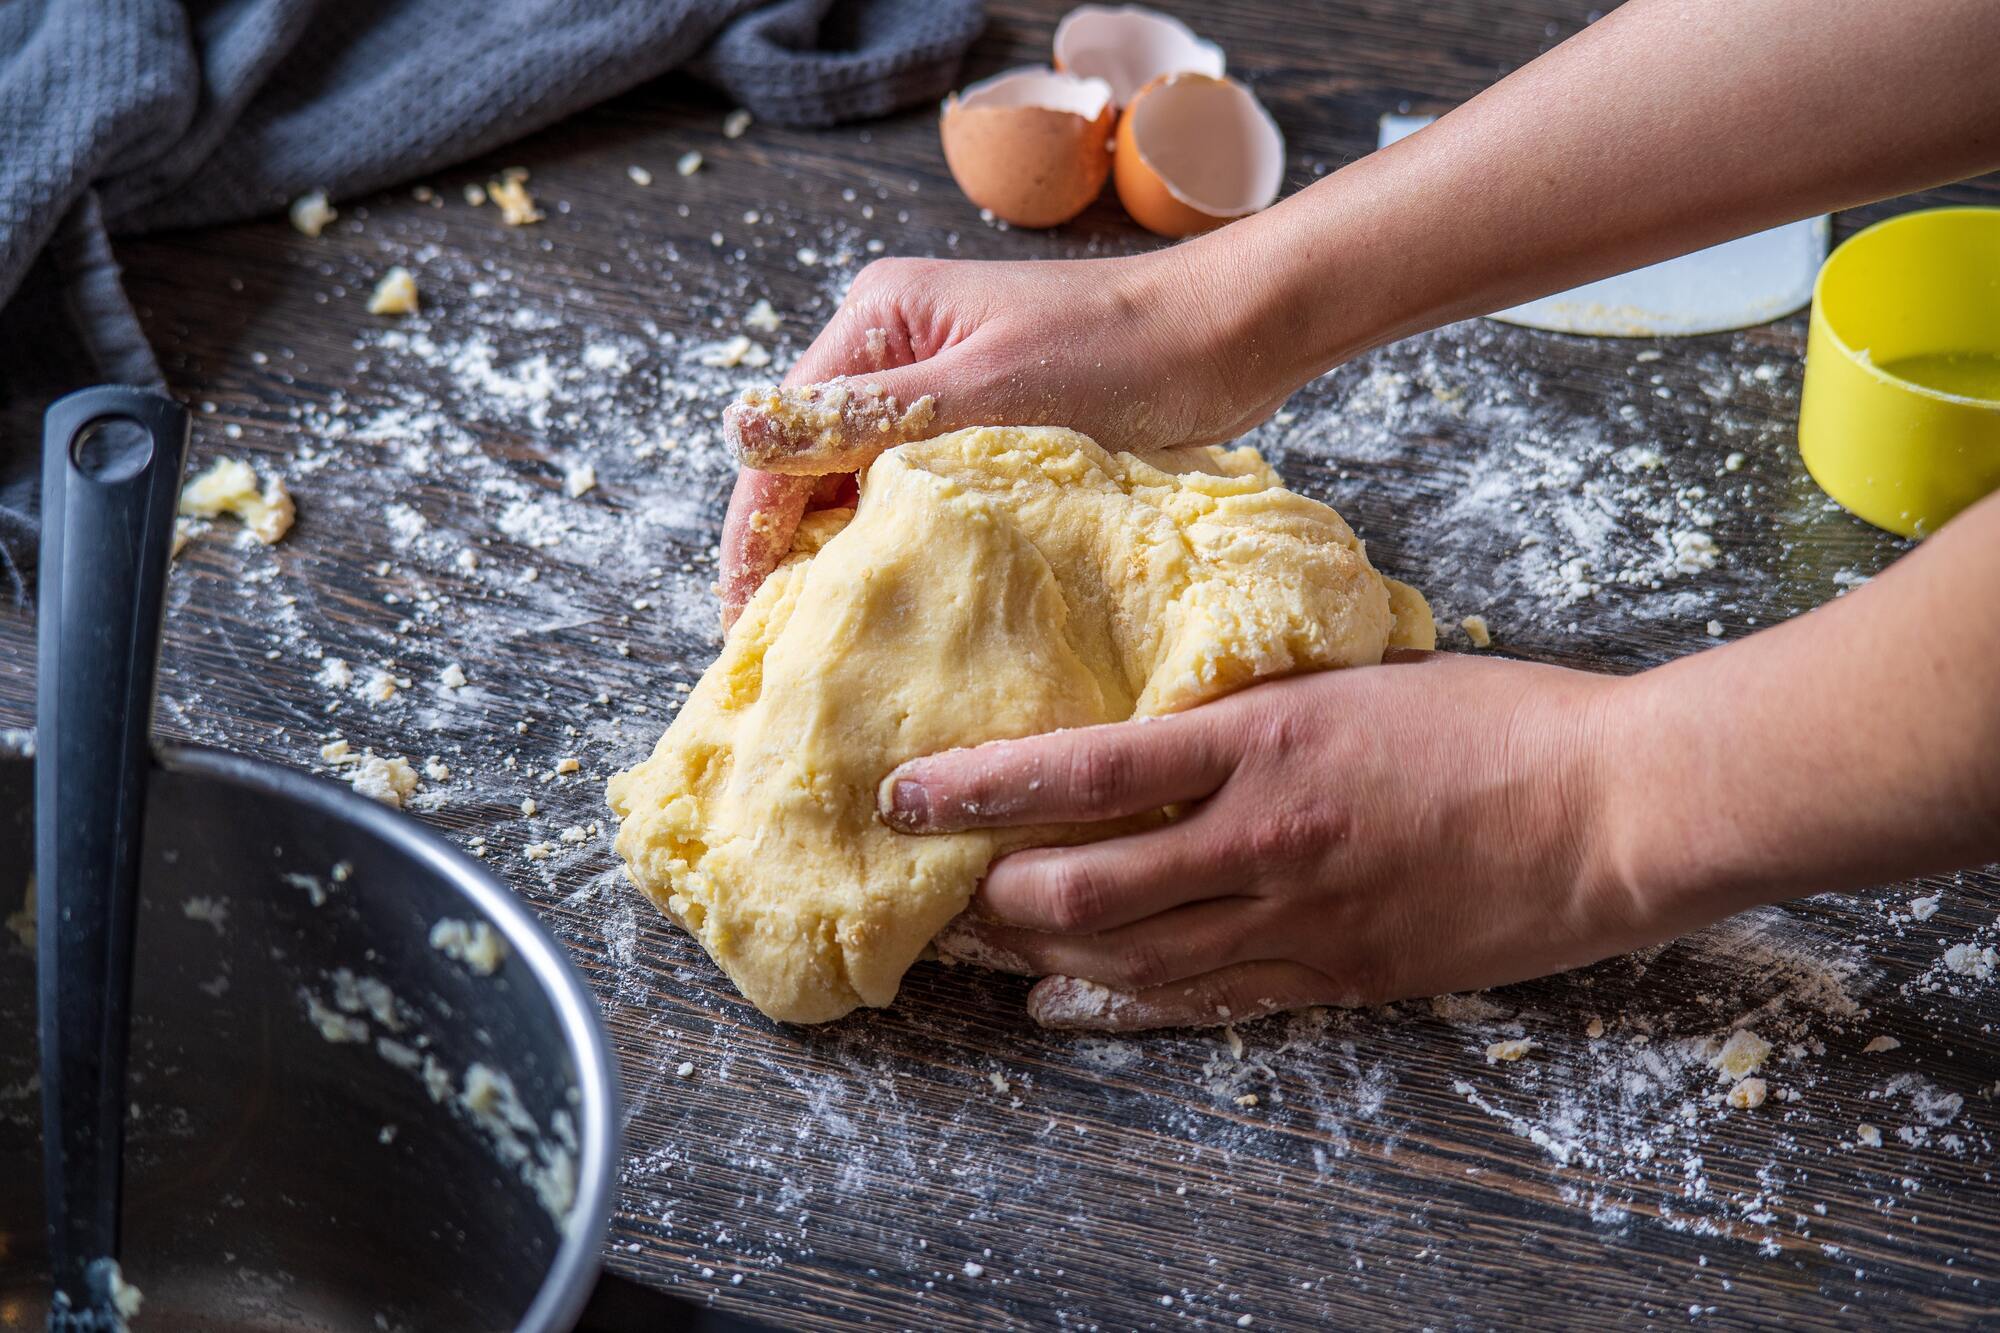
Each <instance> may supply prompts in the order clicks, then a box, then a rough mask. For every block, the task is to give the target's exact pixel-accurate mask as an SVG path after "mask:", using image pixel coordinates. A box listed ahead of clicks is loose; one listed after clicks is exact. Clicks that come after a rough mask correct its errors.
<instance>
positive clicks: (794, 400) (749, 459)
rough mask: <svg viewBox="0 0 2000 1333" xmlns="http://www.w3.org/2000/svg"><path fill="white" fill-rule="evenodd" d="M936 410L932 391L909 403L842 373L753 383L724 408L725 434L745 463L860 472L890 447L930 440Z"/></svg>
mask: <svg viewBox="0 0 2000 1333" xmlns="http://www.w3.org/2000/svg"><path fill="white" fill-rule="evenodd" d="M936 417H937V400H936V399H934V398H932V397H931V396H930V395H929V394H925V395H924V396H923V397H921V398H919V399H917V401H916V402H914V403H911V404H910V405H909V406H908V407H904V406H903V404H902V403H901V402H899V401H897V399H896V396H895V395H894V394H890V393H885V392H884V391H883V389H882V386H881V385H879V384H869V383H866V382H863V381H858V380H849V379H835V380H828V381H827V382H826V383H824V384H807V385H802V386H799V387H797V388H765V389H745V390H744V391H743V396H742V397H741V398H739V399H737V400H736V401H735V402H733V403H731V404H730V405H729V406H728V407H726V408H724V409H723V410H722V434H723V438H724V439H726V440H727V441H728V442H729V447H730V448H731V449H733V450H734V451H735V452H736V459H737V461H738V462H740V463H741V464H743V466H744V467H748V468H755V469H757V470H758V471H759V472H782V473H787V474H790V475H794V476H813V477H816V476H822V475H824V474H826V473H829V472H853V471H855V470H856V469H858V468H863V467H866V466H868V464H869V463H871V462H873V461H874V459H875V457H876V456H877V455H878V454H880V453H881V452H882V451H883V450H885V449H892V448H894V447H895V446H897V445H899V444H907V443H909V442H910V441H912V440H921V439H924V438H925V437H927V436H929V435H930V433H931V423H932V422H933V421H934V420H935V419H936Z"/></svg>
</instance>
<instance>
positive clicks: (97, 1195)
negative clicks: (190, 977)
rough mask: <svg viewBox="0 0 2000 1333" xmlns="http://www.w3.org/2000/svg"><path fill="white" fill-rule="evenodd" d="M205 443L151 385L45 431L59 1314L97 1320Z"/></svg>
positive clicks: (89, 402) (45, 975)
mask: <svg viewBox="0 0 2000 1333" xmlns="http://www.w3.org/2000/svg"><path fill="white" fill-rule="evenodd" d="M187 445H188V415H187V412H186V410H185V409H183V408H182V407H181V406H180V404H178V403H176V402H174V401H173V400H172V399H170V398H167V397H165V396H164V395H161V394H158V393H152V392H149V391H147V390H143V389H131V388H122V387H106V388H98V389H85V390H83V391H82V392H81V393H74V394H71V395H70V396H68V397H67V398H64V399H62V400H60V401H59V402H57V403H55V404H54V405H53V406H52V407H50V408H49V411H48V415H47V417H46V419H45V430H44V436H43V464H42V561H41V584H40V595H39V597H38V599H37V600H38V602H39V612H38V614H39V616H40V622H41V623H40V635H41V639H40V645H39V646H40V659H39V665H38V668H37V671H38V674H37V678H36V679H37V699H36V737H35V867H36V875H37V884H38V887H37V899H36V908H37V915H38V917H39V918H40V919H39V922H38V925H39V932H40V940H39V958H38V965H39V981H38V993H39V999H40V1028H41V1043H42V1127H43V1141H44V1161H45V1165H46V1171H47V1184H48V1215H49V1250H50V1256H51V1258H52V1259H53V1261H54V1264H55V1278H56V1292H57V1300H56V1305H57V1307H58V1308H60V1307H61V1306H63V1305H64V1304H66V1303H67V1304H70V1305H71V1306H72V1307H73V1308H79V1309H83V1308H87V1307H89V1306H90V1305H91V1304H92V1303H93V1302H92V1293H91V1291H90V1290H89V1285H90V1284H89V1283H88V1282H87V1281H86V1276H85V1270H86V1269H87V1268H88V1266H89V1265H90V1263H91V1261H92V1260H94V1259H98V1258H101V1257H105V1256H112V1255H116V1254H117V1252H118V1211H119V1191H120V1183H121V1171H120V1167H121V1157H122V1155H123V1151H124V1144H125V1133H124V1131H125V1104H126V1103H125V1051H126V1041H127V1038H128V1022H127V1017H128V1011H129V1005H130V1001H131V993H132V929H133V910H134V908H135V906H136V903H137V895H138V875H139V855H140V848H141V837H142V833H143V829H142V823H143V820H144V816H145V809H146V781H147V774H148V770H149V768H150V765H151V757H150V750H149V746H148V740H149V737H150V734H151V731H152V722H153V680H154V674H155V672H156V671H157V669H158V666H159V657H160V619H161V612H162V609H163V606H164V602H165V594H166V580H167V562H168V560H169V559H170V557H171V554H172V548H173V528H174V505H175V500H176V497H177V496H178V493H179V491H180V481H181V465H182V463H183V461H184V460H185V458H186V456H187ZM100 1285H101V1284H100ZM64 1297H67V1302H65V1300H64V1299H63V1298H64Z"/></svg>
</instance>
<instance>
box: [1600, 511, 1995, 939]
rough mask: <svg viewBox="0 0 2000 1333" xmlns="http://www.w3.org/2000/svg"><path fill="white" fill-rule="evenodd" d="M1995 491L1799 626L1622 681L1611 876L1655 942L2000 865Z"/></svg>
mask: <svg viewBox="0 0 2000 1333" xmlns="http://www.w3.org/2000/svg"><path fill="white" fill-rule="evenodd" d="M1996 589H2000V495H1995V496H1992V497H1989V498H1988V499H1987V500H1986V501H1985V502H1984V503H1982V504H1980V505H1977V506H1975V507H1974V508H1972V509H1970V510H1968V511H1966V512H1965V513H1964V514H1962V515H1961V516H1960V517H1959V518H1958V519H1957V520H1955V521H1954V522H1952V523H1950V524H1947V525H1946V526H1945V527H1944V529H1943V530H1941V531H1940V532H1939V533H1938V534H1937V536H1935V537H1933V538H1931V539H1930V540H1929V541H1927V542H1925V544H1924V545H1923V547H1922V548H1920V549H1919V550H1918V551H1916V552H1915V553H1913V554H1912V555H1910V556H1909V557H1907V558H1905V559H1904V560H1902V561H1901V562H1899V563H1898V564H1896V565H1895V566H1893V567H1891V568H1890V569H1889V570H1888V571H1887V572H1885V573H1884V574H1883V575H1882V576H1881V577H1879V578H1877V579H1876V580H1874V581H1873V582H1871V583H1869V584H1868V585H1866V586H1865V587H1862V588H1860V589H1857V590H1856V591H1854V592H1853V593H1850V594H1849V595H1848V596H1846V597H1844V598H1841V599H1839V600H1837V601H1835V602H1832V603H1829V604H1828V605H1826V606H1823V607H1821V608H1819V609H1818V610H1816V611H1813V612H1811V613H1810V614H1808V615H1805V616H1802V617H1800V618H1799V619H1797V620H1794V621H1791V622H1789V623H1787V624H1784V625H1781V626H1779V627H1777V628H1775V629H1771V630H1768V631H1766V632H1764V633H1762V634H1758V635H1755V636H1753V637H1751V638H1749V639H1745V640H1743V641H1742V642H1740V643H1736V644H1732V645H1730V646H1728V647H1726V648H1721V649H1717V650H1714V651H1711V652H1706V653H1702V654H1699V655H1696V656H1693V657H1688V658H1683V659H1681V660H1679V661H1677V662H1673V663H1671V664H1669V665H1667V666H1664V667H1660V668H1658V669H1656V670H1654V671H1650V672H1647V673H1645V674H1643V675H1641V676H1637V677H1634V678H1632V679H1631V680H1629V681H1627V682H1625V683H1624V684H1623V685H1622V686H1621V687H1620V688H1619V690H1618V691H1617V692H1615V693H1614V694H1613V695H1612V696H1611V697H1610V706H1609V708H1608V709H1607V712H1606V714H1605V718H1604V731H1603V733H1602V735H1603V749H1602V753H1603V755H1604V756H1605V759H1604V765H1603V771H1602V775H1601V791H1602V793H1603V803H1602V806H1601V812H1602V817H1601V825H1600V834H1601V836H1600V838H1599V839H1598V840H1597V846H1598V847H1599V849H1600V853H1601V856H1600V867H1599V869H1600V872H1601V875H1602V878H1603V880H1604V883H1605V884H1606V885H1607V886H1608V887H1609V889H1610V891H1611V892H1612V893H1614V894H1620V895H1623V897H1624V898H1625V900H1626V901H1627V903H1628V904H1629V908H1630V911H1631V913H1632V915H1633V918H1634V924H1635V926H1637V927H1638V928H1639V929H1638V933H1641V934H1645V935H1648V936H1651V937H1653V938H1658V937H1660V936H1662V935H1665V934H1671V933H1677V932H1679V931H1680V930H1683V929H1687V928H1690V927H1692V926H1695V925H1698V924H1701V923H1704V922H1707V921H1710V920H1713V919H1715V918H1717V917H1720V916H1723V915H1726V914H1728V913H1730V912H1734V911H1738V910H1741V909H1743V908H1745V907H1750V906H1753V905H1756V904H1759V903H1765V902H1776V901H1781V900H1783V899H1786V898H1791V897H1795V896H1797V895H1799V894H1803V893H1811V892H1821V891H1829V890H1841V889H1854V888H1861V887H1865V886H1868V885H1872V884H1878V883H1883V882H1886V881H1889V880H1894V879H1902V878H1905V877H1908V876H1910V875H1914V874H1919V873H1924V872H1929V871H1941V870H1950V869H1955V868H1959V867H1963V866H1968V865H1975V864H1979V863H1981V862H1985V861H1991V860H2000V686H1996V679H1997V678H2000V601H1996V598H1995V590H1996Z"/></svg>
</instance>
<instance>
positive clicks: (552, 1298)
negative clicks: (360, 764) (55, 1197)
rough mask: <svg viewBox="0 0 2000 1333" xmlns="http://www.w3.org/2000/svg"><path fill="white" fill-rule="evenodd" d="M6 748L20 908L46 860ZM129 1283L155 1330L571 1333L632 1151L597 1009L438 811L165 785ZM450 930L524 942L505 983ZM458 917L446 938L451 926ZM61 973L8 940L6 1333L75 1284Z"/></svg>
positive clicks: (171, 755)
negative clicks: (54, 1251) (482, 926)
mask: <svg viewBox="0 0 2000 1333" xmlns="http://www.w3.org/2000/svg"><path fill="white" fill-rule="evenodd" d="M33 785H34V784H33V765H32V762H31V761H30V760H28V759H25V758H22V757H19V756H6V757H0V917H5V916H7V915H8V914H10V913H12V912H14V911H15V910H17V909H18V908H20V907H21V905H22V900H23V897H24V891H25V889H26V886H27V881H28V876H29V872H30V870H31V868H32V865H33V845H34V829H33V810H32V804H33ZM140 894H141V903H140V909H139V924H138V936H137V938H138V946H137V951H138V963H137V975H136V978H135V981H134V998H133V1008H132V1044H131V1071H130V1077H129V1081H128V1087H129V1091H130V1097H131V1102H132V1107H131V1112H130V1120H129V1121H128V1126H127V1135H128V1138H127V1150H126V1186H125V1222H124V1240H123V1246H122V1252H123V1267H124V1272H125V1276H126V1278H127V1279H128V1280H130V1281H131V1282H132V1283H134V1284H135V1285H136V1286H138V1287H139V1288H140V1290H141V1291H142V1292H143V1293H144V1305H143V1309H142V1311H141V1314H140V1316H139V1318H138V1320H137V1321H136V1322H137V1326H138V1327H139V1328H141V1329H143V1328H146V1327H155V1328H162V1329H175V1330H179V1329H203V1330H209V1329H215V1330H224V1329H279V1328H282V1329H287V1330H296V1329H328V1330H335V1329H338V1330H350V1329H363V1330H366V1329H387V1330H410V1333H429V1331H430V1330H452V1329H467V1330H471V1329H480V1330H486V1329H517V1330H524V1331H532V1333H541V1331H542V1330H557V1329H566V1328H569V1327H570V1326H571V1325H572V1323H573V1322H574V1321H575V1319H576V1316H577V1313H578V1312H579V1311H580V1310H581V1309H582V1307H583V1304H584V1301H585V1299H586V1298H587V1297H588V1295H589V1293H590V1288H591V1283H592V1280H593V1279H594V1277H595V1276H596V1273H597V1266H598V1254H599V1251H600V1248H601V1246H602V1243H603V1238H604V1233H605V1228H606V1225H607V1222H608V1219H609V1216H610V1211H611V1208H612V1204H613V1200H614V1198H615V1191H614V1180H613V1172H614V1164H615V1163H616V1161H617V1159H618V1153H617V1132H618V1131H617V1118H616V1105H617V1091H616V1083H615V1075H614V1073H613V1066H612V1063H611V1060H610V1056H609V1052H608V1049H607V1046H606V1042H605V1038H604V1033H603V1029H602V1027H601V1025H600V1022H599V1019H598V1014H597V1009H596V1006H595V1004H594V1003H593V1002H592V1000H591V998H590V997H589V995H588V994H587V993H586V992H585V990H584V989H583V987H582V986H581V985H580V984H579V983H578V981H577V979H576V977H575V975H574V973H573V972H572V971H571V970H570V967H569V964H568V962H567V961H566V959H565V958H564V957H563V955H562V952H561V950H560V949H559V947H558V946H557V945H556V944H555V943H554V942H553V941H552V940H551V939H550V938H549V936H548V935H547V934H546V933H545V932H544V931H543V930H542V928H541V927H540V925H539V924H538V923H537V922H536V921H535V919H534V917H533V916H532V914H531V913H530V912H529V911H528V910H527V909H526V908H525V907H524V906H523V905H522V904H521V903H520V901H519V900H518V899H516V898H515V896H514V895H513V893H512V892H510V891H509V890H508V889H507V888H506V887H505V886H504V885H502V884H501V883H500V882H499V881H498V880H497V879H495V878H494V877H493V876H492V875H490V874H488V873H487V872H486V871H485V870H484V869H482V868H481V867H480V866H479V865H478V864H477V863H475V862H473V861H472V860H470V859H468V858H467V857H465V856H463V855H462V854H460V853H459V852H458V851H456V850H455V849H453V848H452V847H450V846H449V845H447V844H446V843H445V842H444V841H443V840H442V839H440V838H438V837H436V836H434V835H433V834H431V833H429V832H427V831H425V830H424V829H422V828H421V827H420V826H418V825H417V824H416V823H415V822H414V821H412V820H410V819H408V818H406V817H403V816H400V815H398V814H396V813H394V812H392V811H390V810H389V809H387V808H385V807H383V806H381V805H378V804H376V803H374V802H372V801H369V800H366V799H364V798H362V797H360V796H357V795H355V794H354V793H353V792H351V791H349V790H347V789H345V788H343V787H340V786H337V785H335V784H332V783H330V782H327V781H325V780H323V779H319V778H315V777H312V776H309V775H306V774H302V773H297V772H293V771H290V770H287V769H283V768H278V767H276V766H273V765H270V764H266V763H262V762H259V761H255V760H250V759H243V758H239V757H236V756H232V755H227V754H222V753H218V752H215V751H211V750H199V749H174V750H168V751H165V752H164V753H162V754H161V755H160V756H159V758H158V761H157V769H156V771H155V774H154V777H153V779H152V781H151V783H150V787H149V796H148V809H147V819H146V853H145V868H144V873H143V878H142V881H141V889H140ZM441 920H449V921H458V922H464V923H466V924H467V926H468V927H472V926H474V925H476V924H477V923H486V924H487V925H488V926H490V928H491V929H492V930H493V931H494V932H497V934H498V936H499V937H500V939H501V941H502V942H503V943H504V955H505V956H504V960H503V961H501V962H500V963H499V965H498V966H497V967H496V968H495V969H494V970H493V971H492V972H491V974H490V975H483V974H481V973H480V972H479V971H478V970H477V969H476V968H474V967H472V966H469V965H468V964H467V963H466V962H464V961H462V960H460V959H456V958H453V957H450V956H447V953H446V952H444V951H443V950H441V949H440V948H438V947H434V946H433V944H432V931H433V929H434V928H435V927H436V925H437V923H438V922H439V921H441ZM449 930H450V928H449V927H448V928H447V931H449ZM36 1069H37V1058H36V1047H35V960H34V954H33V952H32V950H30V949H29V948H27V947H25V946H24V945H23V943H22V942H21V941H20V940H19V939H17V938H16V936H15V933H14V932H11V931H4V932H0V1329H15V1328H40V1327H41V1324H42V1319H43V1312H44V1310H45V1309H46V1304H47V1295H48V1273H47V1264H46V1249H45V1244H44V1236H43V1219H42V1184H41V1180H42V1171H41V1126H40V1110H41V1108H40V1100H39V1097H38V1095H37V1094H36V1092H35V1088H36V1082H35V1074H36Z"/></svg>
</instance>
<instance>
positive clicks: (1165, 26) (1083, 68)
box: [1054, 5, 1225, 106]
mask: <svg viewBox="0 0 2000 1333" xmlns="http://www.w3.org/2000/svg"><path fill="white" fill-rule="evenodd" d="M1054 55H1055V65H1056V68H1057V69H1059V70H1064V71H1066V72H1068V73H1071V74H1080V75H1082V76H1084V77H1086V78H1098V79H1103V80H1104V81H1105V82H1106V83H1108V84H1110V85H1111V100H1112V101H1113V102H1116V103H1117V104H1118V105H1119V106H1125V105H1127V104H1128V103H1130V102H1131V100H1132V99H1133V97H1134V96H1136V95H1137V94H1138V92H1139V90H1140V89H1141V88H1143V87H1145V86H1146V85H1147V84H1149V83H1151V82H1152V81H1153V80H1154V79H1157V78H1159V77H1160V76H1161V75H1163V74H1208V75H1211V76H1214V77H1217V78H1220V77H1221V76H1222V74H1223V71H1224V68H1225V62H1224V58H1223V54H1222V48H1221V47H1219V46H1217V45H1216V44H1215V43H1214V42H1208V41H1203V40H1202V39H1201V38H1199V37H1197V36H1195V34H1194V31H1193V29H1191V28H1189V27H1188V25H1187V24H1185V23H1183V22H1181V21H1180V20H1179V19H1177V18H1175V17H1174V16H1173V15H1171V14H1162V13H1160V12H1159V11H1157V10H1152V9H1146V8H1144V7H1142V6H1139V5H1119V6H1116V7H1113V6H1110V5H1078V6H1077V7H1076V8H1075V9H1072V10H1071V11H1070V12H1069V13H1068V14H1065V15H1064V16H1063V20H1062V22H1060V23H1058V24H1056V35H1055V42H1054Z"/></svg>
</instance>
